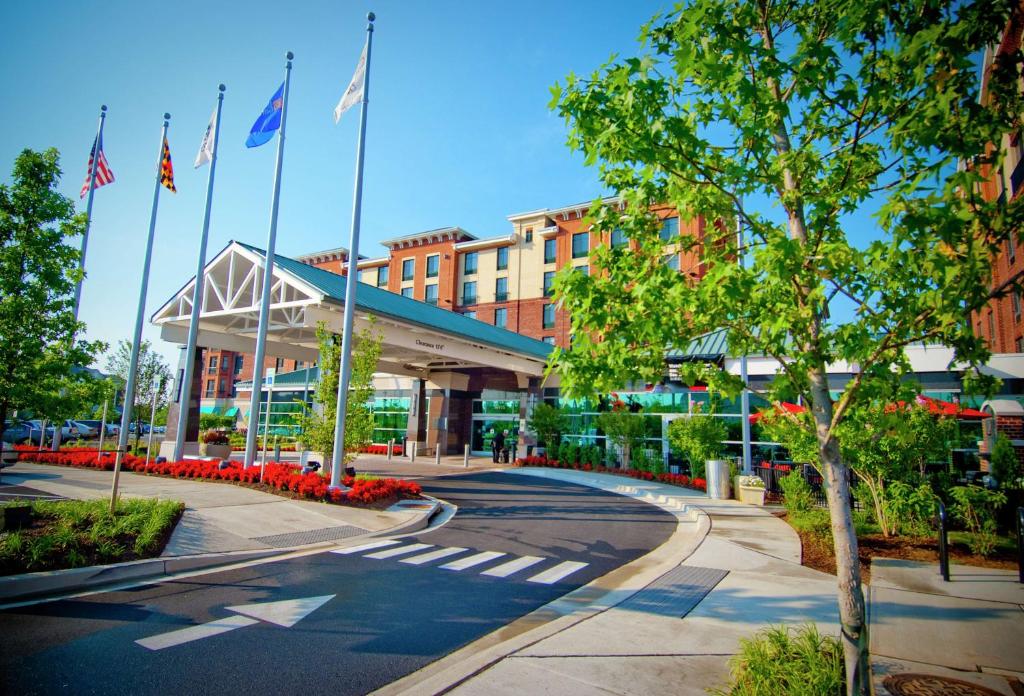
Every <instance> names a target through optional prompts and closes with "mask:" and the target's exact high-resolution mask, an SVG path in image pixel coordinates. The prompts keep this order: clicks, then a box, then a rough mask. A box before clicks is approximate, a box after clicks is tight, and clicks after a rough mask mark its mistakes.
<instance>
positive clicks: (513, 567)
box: [480, 556, 544, 578]
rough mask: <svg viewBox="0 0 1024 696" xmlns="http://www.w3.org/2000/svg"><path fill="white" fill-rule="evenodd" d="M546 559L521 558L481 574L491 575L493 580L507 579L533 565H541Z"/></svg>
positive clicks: (534, 557)
mask: <svg viewBox="0 0 1024 696" xmlns="http://www.w3.org/2000/svg"><path fill="white" fill-rule="evenodd" d="M543 560H544V559H543V558H541V557H540V556H520V557H519V558H517V559H516V560H514V561H509V562H508V563H502V564H501V565H499V566H495V567H493V568H491V569H490V570H485V571H484V572H482V573H480V574H481V575H489V576H491V577H492V578H507V577H508V576H509V575H511V574H512V573H518V572H519V571H520V570H522V569H524V568H529V567H530V566H532V565H535V564H537V563H540V562H541V561H543Z"/></svg>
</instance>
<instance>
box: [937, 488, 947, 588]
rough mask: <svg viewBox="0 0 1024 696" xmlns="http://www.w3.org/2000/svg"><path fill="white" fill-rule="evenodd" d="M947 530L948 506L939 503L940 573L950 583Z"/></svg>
mask: <svg viewBox="0 0 1024 696" xmlns="http://www.w3.org/2000/svg"><path fill="white" fill-rule="evenodd" d="M947 534H948V530H947V529H946V506H945V505H943V504H942V501H941V500H940V501H939V572H941V573H942V579H943V580H944V581H946V582H949V545H948V544H949V540H948V539H947Z"/></svg>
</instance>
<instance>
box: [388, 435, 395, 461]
mask: <svg viewBox="0 0 1024 696" xmlns="http://www.w3.org/2000/svg"><path fill="white" fill-rule="evenodd" d="M394 451H395V438H391V439H390V440H388V465H389V466H390V465H391V455H392V454H394Z"/></svg>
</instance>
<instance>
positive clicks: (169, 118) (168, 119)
mask: <svg viewBox="0 0 1024 696" xmlns="http://www.w3.org/2000/svg"><path fill="white" fill-rule="evenodd" d="M164 120H165V121H170V120H171V115H170V114H169V113H167V112H164Z"/></svg>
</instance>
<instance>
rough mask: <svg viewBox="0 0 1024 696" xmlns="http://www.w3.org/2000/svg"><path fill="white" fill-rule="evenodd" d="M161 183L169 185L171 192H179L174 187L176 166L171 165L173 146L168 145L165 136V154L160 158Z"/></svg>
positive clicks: (168, 188)
mask: <svg viewBox="0 0 1024 696" xmlns="http://www.w3.org/2000/svg"><path fill="white" fill-rule="evenodd" d="M160 183H161V184H163V185H164V186H166V187H167V190H168V191H170V192H171V193H177V192H178V189H176V188H174V166H173V165H171V148H170V147H168V146H167V138H166V136H165V137H164V154H163V156H162V157H161V158H160Z"/></svg>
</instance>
